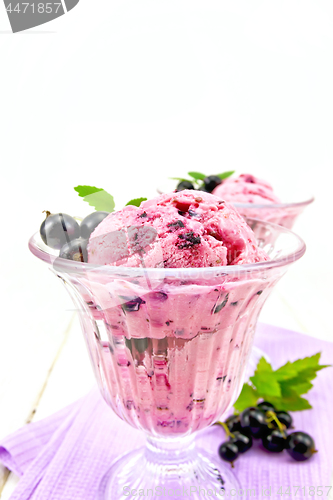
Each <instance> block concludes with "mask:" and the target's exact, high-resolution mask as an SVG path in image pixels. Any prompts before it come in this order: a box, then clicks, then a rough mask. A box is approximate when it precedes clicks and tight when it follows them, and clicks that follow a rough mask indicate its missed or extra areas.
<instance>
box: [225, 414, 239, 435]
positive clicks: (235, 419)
mask: <svg viewBox="0 0 333 500" xmlns="http://www.w3.org/2000/svg"><path fill="white" fill-rule="evenodd" d="M224 423H225V424H226V426H227V427H228V429H229V431H230V432H231V433H234V432H235V431H240V430H241V429H242V427H241V423H240V415H231V416H230V417H228V418H227V419H226V420H225V422H224Z"/></svg>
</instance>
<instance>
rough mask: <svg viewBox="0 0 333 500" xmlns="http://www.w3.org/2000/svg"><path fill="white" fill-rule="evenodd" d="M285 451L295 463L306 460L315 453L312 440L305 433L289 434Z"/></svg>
mask: <svg viewBox="0 0 333 500" xmlns="http://www.w3.org/2000/svg"><path fill="white" fill-rule="evenodd" d="M286 450H287V452H288V453H289V455H290V456H291V457H292V458H293V459H294V460H297V462H303V461H304V460H308V459H309V458H310V457H311V456H312V455H313V454H314V453H316V451H317V450H316V449H315V443H314V440H313V439H312V437H311V436H309V434H307V433H306V432H292V433H291V434H289V436H288V437H287V443H286Z"/></svg>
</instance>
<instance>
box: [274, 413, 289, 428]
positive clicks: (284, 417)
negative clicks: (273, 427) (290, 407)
mask: <svg viewBox="0 0 333 500" xmlns="http://www.w3.org/2000/svg"><path fill="white" fill-rule="evenodd" d="M276 417H277V419H278V420H279V421H280V422H281V424H282V425H284V426H285V427H286V429H290V427H291V426H292V424H293V419H292V416H291V415H290V413H287V412H286V411H278V412H277V413H276ZM272 423H273V424H274V422H272Z"/></svg>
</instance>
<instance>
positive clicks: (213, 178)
mask: <svg viewBox="0 0 333 500" xmlns="http://www.w3.org/2000/svg"><path fill="white" fill-rule="evenodd" d="M221 182H222V180H221V179H220V177H218V176H217V175H207V177H205V178H204V179H203V181H202V185H201V186H200V187H199V188H198V189H199V190H200V191H205V192H206V193H211V192H212V191H213V190H214V189H215V188H216V186H218V185H219V184H221ZM184 189H195V187H194V184H193V182H191V181H181V182H179V183H178V184H177V188H176V190H177V191H183V190H184Z"/></svg>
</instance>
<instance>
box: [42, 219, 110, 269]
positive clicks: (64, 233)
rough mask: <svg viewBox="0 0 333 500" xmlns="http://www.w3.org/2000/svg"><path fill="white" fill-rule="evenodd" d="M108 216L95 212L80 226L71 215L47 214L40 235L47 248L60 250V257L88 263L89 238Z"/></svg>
mask: <svg viewBox="0 0 333 500" xmlns="http://www.w3.org/2000/svg"><path fill="white" fill-rule="evenodd" d="M107 215H109V214H108V212H93V213H92V214H89V215H87V217H85V218H84V219H83V221H82V222H81V224H80V225H79V224H78V222H77V221H76V220H75V219H74V218H73V217H71V216H70V215H67V214H61V213H60V214H50V212H46V219H45V220H44V221H43V222H42V225H41V226H40V235H41V238H42V240H43V241H44V243H45V244H46V245H47V246H49V247H51V248H53V249H55V250H60V252H59V257H61V258H63V259H69V260H75V261H77V262H87V261H88V253H87V245H88V240H89V237H90V235H91V233H92V232H93V231H94V229H96V227H97V226H98V224H100V223H101V222H102V220H103V219H105V217H106V216H107Z"/></svg>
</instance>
